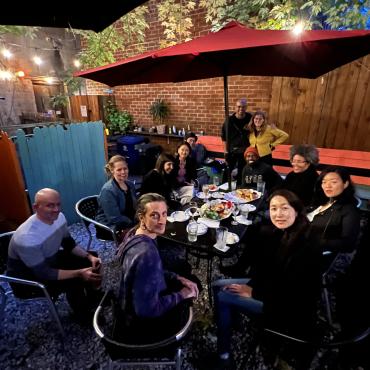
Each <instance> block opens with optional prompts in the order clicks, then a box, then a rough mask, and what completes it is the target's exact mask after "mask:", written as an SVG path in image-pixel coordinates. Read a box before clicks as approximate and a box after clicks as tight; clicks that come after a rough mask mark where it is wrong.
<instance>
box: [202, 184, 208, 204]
mask: <svg viewBox="0 0 370 370" xmlns="http://www.w3.org/2000/svg"><path fill="white" fill-rule="evenodd" d="M202 191H203V194H204V199H206V201H207V200H208V196H209V195H208V194H209V185H208V184H204V185H203V186H202Z"/></svg>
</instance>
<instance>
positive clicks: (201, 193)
mask: <svg viewBox="0 0 370 370" xmlns="http://www.w3.org/2000/svg"><path fill="white" fill-rule="evenodd" d="M196 196H197V198H199V199H206V195H205V194H204V193H203V192H202V191H199V192H198V193H196Z"/></svg>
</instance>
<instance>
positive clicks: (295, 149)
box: [282, 145, 319, 206]
mask: <svg viewBox="0 0 370 370" xmlns="http://www.w3.org/2000/svg"><path fill="white" fill-rule="evenodd" d="M290 163H291V164H292V167H293V171H292V172H289V173H288V175H287V176H286V178H285V180H284V182H283V184H282V188H284V189H288V190H290V191H292V192H293V193H295V194H296V195H297V196H298V198H299V199H300V200H301V201H302V202H303V204H304V205H305V206H309V205H310V204H311V202H312V196H313V193H314V188H315V183H316V181H317V178H318V177H319V175H318V174H317V172H316V165H317V164H318V163H319V152H318V150H317V149H316V147H315V146H314V145H292V146H291V147H290Z"/></svg>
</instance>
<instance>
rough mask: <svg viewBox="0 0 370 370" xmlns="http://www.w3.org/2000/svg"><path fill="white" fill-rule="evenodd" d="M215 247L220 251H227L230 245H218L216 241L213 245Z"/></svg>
mask: <svg viewBox="0 0 370 370" xmlns="http://www.w3.org/2000/svg"><path fill="white" fill-rule="evenodd" d="M213 246H214V247H215V248H216V249H218V250H219V251H221V252H227V251H228V250H229V249H230V247H228V246H227V245H224V246H222V247H221V246H219V245H218V244H217V243H216V244H214V245H213Z"/></svg>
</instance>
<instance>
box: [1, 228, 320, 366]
mask: <svg viewBox="0 0 370 370" xmlns="http://www.w3.org/2000/svg"><path fill="white" fill-rule="evenodd" d="M70 230H71V233H72V235H73V237H74V238H75V240H76V241H77V242H78V243H80V244H81V245H87V232H86V230H84V228H83V226H82V225H81V224H74V225H72V226H71V227H70ZM91 249H93V250H96V251H97V252H98V253H99V255H100V257H101V258H102V261H103V265H104V274H105V280H104V286H105V287H109V286H113V285H114V284H115V282H116V281H117V267H116V263H115V262H114V247H113V246H112V244H111V243H102V242H99V241H97V240H96V239H95V238H94V239H93V244H92V248H91ZM194 272H195V274H196V275H197V276H198V277H199V278H200V279H201V280H202V282H203V284H204V286H206V285H205V280H204V279H205V276H206V265H205V263H202V261H201V263H200V265H199V268H197V269H196V270H195V271H194ZM221 276H222V275H220V274H219V272H218V270H217V267H215V272H214V279H216V278H217V277H221ZM56 306H57V310H58V313H59V315H60V318H61V321H62V325H63V327H64V329H65V332H66V339H65V345H64V349H63V347H62V344H61V341H60V338H59V337H58V331H57V328H56V326H55V323H54V322H53V321H52V320H51V319H50V316H49V314H48V309H47V306H46V305H45V304H44V303H41V302H32V303H25V302H20V301H17V302H16V301H15V300H14V299H13V297H12V295H9V296H8V301H7V305H6V310H5V315H4V318H3V320H2V322H1V329H0V338H1V339H0V369H4V370H5V369H9V370H10V369H12V370H13V369H58V370H59V369H60V370H62V369H76V370H77V369H106V368H108V367H107V363H108V356H107V355H106V353H105V350H104V347H103V345H102V344H101V343H100V341H99V339H98V337H97V336H96V335H95V332H94V330H93V329H92V328H90V327H81V326H79V325H78V324H77V323H75V322H74V321H73V319H72V317H71V315H70V310H69V307H68V304H67V302H66V299H65V296H64V295H63V296H61V297H60V298H59V300H58V301H57V304H56ZM194 310H195V320H194V324H193V327H192V330H191V333H190V335H189V336H188V338H187V339H186V341H185V343H184V346H183V348H184V351H185V358H184V361H183V365H182V369H187V370H193V369H194V370H195V369H199V370H201V369H211V367H210V364H209V362H208V363H207V361H206V360H205V359H206V358H207V355H208V354H210V353H215V349H216V335H215V332H216V331H215V325H214V321H213V315H212V311H211V309H210V306H209V303H208V294H207V291H206V289H204V290H203V292H202V294H201V296H200V298H199V299H198V301H197V302H196V303H195V305H194ZM247 321H248V319H247V318H245V317H242V318H241V319H240V320H239V322H238V323H239V325H238V327H237V328H236V329H235V332H234V336H233V353H234V354H235V358H236V369H243V370H244V369H251V370H262V369H265V370H269V369H273V368H275V369H276V368H277V367H273V366H272V365H271V361H270V365H268V363H269V362H268V361H267V360H265V359H266V358H268V356H266V353H265V352H264V351H263V350H261V351H252V354H251V351H249V348H250V345H251V342H252V339H251V337H253V336H250V335H248V332H250V329H248V327H250V325H248V322H247ZM248 353H249V355H247V354H248ZM266 362H267V363H266ZM141 368H144V367H137V369H141ZM156 368H157V367H156ZM279 368H280V369H289V368H290V367H287V365H286V364H285V363H280V366H279ZM322 368H323V367H320V366H318V367H317V366H313V367H312V369H322Z"/></svg>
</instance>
